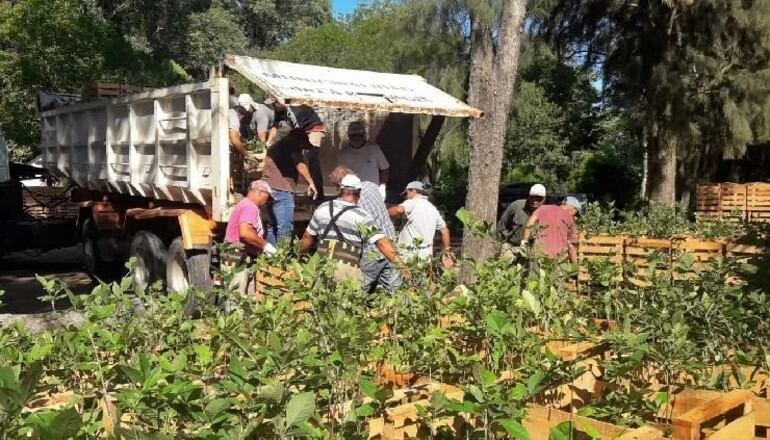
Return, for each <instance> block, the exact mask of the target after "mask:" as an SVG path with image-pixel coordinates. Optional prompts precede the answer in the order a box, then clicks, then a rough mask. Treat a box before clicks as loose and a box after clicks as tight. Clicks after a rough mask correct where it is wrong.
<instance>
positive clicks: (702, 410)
mask: <svg viewBox="0 0 770 440" xmlns="http://www.w3.org/2000/svg"><path fill="white" fill-rule="evenodd" d="M675 399H676V398H675ZM752 403H753V398H752V394H751V392H750V391H745V390H736V391H731V392H729V393H726V394H722V395H720V396H718V397H716V398H714V399H711V400H707V401H705V402H703V403H701V404H699V405H695V406H694V407H693V408H692V409H688V410H686V411H685V412H683V413H681V414H678V415H674V416H673V417H672V419H671V426H672V428H673V432H672V436H671V438H672V439H673V440H700V439H701V438H704V437H705V438H707V439H711V440H737V439H747V440H750V439H752V438H754V433H755V425H756V413H755V412H754V410H753V405H752Z"/></svg>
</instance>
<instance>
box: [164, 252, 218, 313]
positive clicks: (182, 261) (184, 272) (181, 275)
mask: <svg viewBox="0 0 770 440" xmlns="http://www.w3.org/2000/svg"><path fill="white" fill-rule="evenodd" d="M210 261H211V258H210V256H209V253H208V252H207V251H198V250H189V251H188V250H185V248H184V245H183V244H182V237H177V238H176V239H174V241H172V242H171V246H169V247H168V258H167V259H166V287H167V288H168V290H169V291H171V292H185V291H188V293H187V303H186V304H185V314H186V315H193V314H195V312H196V311H197V309H198V305H197V302H196V300H195V294H194V292H189V288H190V287H195V288H197V289H199V290H203V291H208V290H210V289H211V284H212V282H211V267H210V264H211V263H210ZM212 299H213V297H212Z"/></svg>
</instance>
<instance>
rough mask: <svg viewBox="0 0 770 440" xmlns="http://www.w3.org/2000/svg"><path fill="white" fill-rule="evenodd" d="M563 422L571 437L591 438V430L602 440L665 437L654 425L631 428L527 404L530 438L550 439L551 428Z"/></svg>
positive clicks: (637, 439)
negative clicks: (566, 425) (567, 425)
mask: <svg viewBox="0 0 770 440" xmlns="http://www.w3.org/2000/svg"><path fill="white" fill-rule="evenodd" d="M562 423H567V424H569V426H570V431H571V433H572V434H571V435H572V437H571V438H575V439H582V438H591V437H590V436H588V435H587V432H588V431H589V430H590V431H592V432H594V433H598V434H599V438H600V439H601V440H617V439H621V440H660V439H663V438H664V437H663V433H661V432H660V431H658V430H657V429H655V428H652V427H642V428H639V429H629V428H625V427H622V426H617V425H613V424H611V423H606V422H600V421H598V420H593V419H590V418H588V417H582V416H579V415H577V414H572V413H568V412H565V411H561V410H558V409H553V408H548V407H545V406H540V405H528V406H527V417H526V418H525V419H524V423H523V425H524V428H526V430H527V431H528V432H529V437H530V439H532V440H549V439H550V438H551V430H552V429H553V428H555V427H557V426H559V425H561V424H562Z"/></svg>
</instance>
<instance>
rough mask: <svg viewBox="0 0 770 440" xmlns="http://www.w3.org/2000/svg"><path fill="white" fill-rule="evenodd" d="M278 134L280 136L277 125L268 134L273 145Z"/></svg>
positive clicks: (268, 139) (270, 143)
mask: <svg viewBox="0 0 770 440" xmlns="http://www.w3.org/2000/svg"><path fill="white" fill-rule="evenodd" d="M276 136H278V129H277V128H275V127H272V128H270V134H269V135H268V136H267V143H268V144H269V145H272V144H273V141H274V140H275V137H276Z"/></svg>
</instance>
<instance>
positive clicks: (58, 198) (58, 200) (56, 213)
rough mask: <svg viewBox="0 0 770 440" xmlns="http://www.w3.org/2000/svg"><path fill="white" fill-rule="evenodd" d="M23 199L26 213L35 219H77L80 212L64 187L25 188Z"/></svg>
mask: <svg viewBox="0 0 770 440" xmlns="http://www.w3.org/2000/svg"><path fill="white" fill-rule="evenodd" d="M22 197H23V199H22V206H23V209H24V213H25V214H26V215H27V216H29V217H31V218H34V219H75V218H77V216H78V212H79V210H80V207H79V206H78V204H77V203H73V202H72V201H71V200H70V196H69V192H68V191H67V188H63V187H57V186H29V187H27V186H25V187H24V189H23V191H22Z"/></svg>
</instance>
